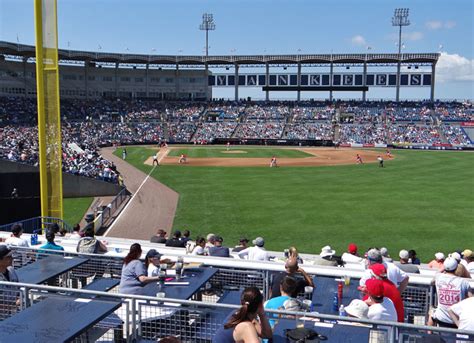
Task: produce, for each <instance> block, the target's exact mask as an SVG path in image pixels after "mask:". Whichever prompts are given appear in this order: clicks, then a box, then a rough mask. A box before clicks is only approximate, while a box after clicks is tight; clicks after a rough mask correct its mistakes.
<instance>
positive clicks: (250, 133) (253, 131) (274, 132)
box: [234, 121, 285, 139]
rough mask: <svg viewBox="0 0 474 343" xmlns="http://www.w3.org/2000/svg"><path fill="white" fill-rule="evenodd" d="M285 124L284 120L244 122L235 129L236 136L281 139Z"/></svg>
mask: <svg viewBox="0 0 474 343" xmlns="http://www.w3.org/2000/svg"><path fill="white" fill-rule="evenodd" d="M284 127H285V124H284V123H282V122H267V121H265V122H258V121H254V122H247V123H242V124H240V125H239V126H238V127H237V130H236V131H235V134H234V137H235V138H258V139H279V138H281V136H282V134H283V129H284Z"/></svg>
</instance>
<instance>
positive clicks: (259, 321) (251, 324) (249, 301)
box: [212, 287, 273, 343]
mask: <svg viewBox="0 0 474 343" xmlns="http://www.w3.org/2000/svg"><path fill="white" fill-rule="evenodd" d="M240 304H241V305H242V306H241V307H240V309H238V310H237V311H236V312H232V314H231V315H230V317H228V319H226V320H225V324H224V326H223V327H221V328H220V329H219V330H217V332H216V334H215V336H214V338H213V339H212V342H213V343H233V342H242V343H254V342H258V341H259V338H267V339H271V338H272V335H273V334H272V329H271V327H270V323H269V322H268V318H267V316H266V314H265V310H264V308H263V296H262V293H260V290H259V289H258V288H257V287H247V288H245V290H244V291H243V292H242V295H241V298H240Z"/></svg>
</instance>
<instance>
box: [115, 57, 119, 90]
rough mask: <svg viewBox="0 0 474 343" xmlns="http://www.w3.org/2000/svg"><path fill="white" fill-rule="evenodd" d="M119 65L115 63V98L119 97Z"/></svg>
mask: <svg viewBox="0 0 474 343" xmlns="http://www.w3.org/2000/svg"><path fill="white" fill-rule="evenodd" d="M118 67H119V63H118V62H116V63H115V97H116V98H118V97H119V75H118Z"/></svg>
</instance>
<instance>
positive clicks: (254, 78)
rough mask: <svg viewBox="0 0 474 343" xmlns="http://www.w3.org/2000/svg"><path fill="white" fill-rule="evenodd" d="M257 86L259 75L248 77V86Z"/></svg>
mask: <svg viewBox="0 0 474 343" xmlns="http://www.w3.org/2000/svg"><path fill="white" fill-rule="evenodd" d="M256 85H257V75H248V76H247V86H256Z"/></svg>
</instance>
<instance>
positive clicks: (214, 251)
mask: <svg viewBox="0 0 474 343" xmlns="http://www.w3.org/2000/svg"><path fill="white" fill-rule="evenodd" d="M223 241H224V239H223V238H222V237H221V236H216V237H215V241H214V246H213V247H210V248H209V256H216V257H229V256H230V253H229V248H227V247H223V246H222V242H223Z"/></svg>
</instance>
